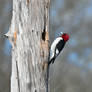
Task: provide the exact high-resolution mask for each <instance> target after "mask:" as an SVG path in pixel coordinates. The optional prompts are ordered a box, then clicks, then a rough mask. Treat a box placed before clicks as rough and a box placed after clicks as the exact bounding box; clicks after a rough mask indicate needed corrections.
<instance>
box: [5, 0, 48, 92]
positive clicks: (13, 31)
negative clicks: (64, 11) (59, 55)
mask: <svg viewBox="0 0 92 92" xmlns="http://www.w3.org/2000/svg"><path fill="white" fill-rule="evenodd" d="M49 3H50V1H49V0H13V15H12V21H11V27H10V30H9V32H8V33H7V35H8V36H9V40H10V42H11V44H12V75H11V92H46V81H45V76H44V74H46V71H44V70H43V69H45V68H46V66H47V62H48V55H49V34H48V33H49ZM44 67H45V68H44Z"/></svg>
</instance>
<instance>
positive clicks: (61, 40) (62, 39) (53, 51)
mask: <svg viewBox="0 0 92 92" xmlns="http://www.w3.org/2000/svg"><path fill="white" fill-rule="evenodd" d="M68 40H69V35H68V34H67V33H63V32H61V33H60V35H59V36H58V37H57V38H56V39H55V40H54V41H53V43H52V44H51V47H50V56H49V62H48V65H50V64H51V63H52V64H53V63H54V61H55V59H56V58H57V56H58V55H59V54H60V52H61V51H62V50H63V48H64V46H65V44H66V42H67V41H68Z"/></svg>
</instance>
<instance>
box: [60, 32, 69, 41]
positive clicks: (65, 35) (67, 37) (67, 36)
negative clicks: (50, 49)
mask: <svg viewBox="0 0 92 92" xmlns="http://www.w3.org/2000/svg"><path fill="white" fill-rule="evenodd" d="M61 37H62V38H63V39H64V41H65V42H67V41H68V40H69V35H68V34H67V33H63V34H62V36H61Z"/></svg>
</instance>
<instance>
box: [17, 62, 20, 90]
mask: <svg viewBox="0 0 92 92" xmlns="http://www.w3.org/2000/svg"><path fill="white" fill-rule="evenodd" d="M16 70H17V80H18V89H19V92H20V81H19V71H18V62H17V61H16Z"/></svg>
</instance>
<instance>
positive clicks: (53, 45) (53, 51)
mask: <svg viewBox="0 0 92 92" xmlns="http://www.w3.org/2000/svg"><path fill="white" fill-rule="evenodd" d="M60 40H62V38H61V37H58V38H56V39H55V40H54V41H53V43H52V45H51V48H50V60H51V59H52V58H53V57H54V55H55V48H56V45H57V43H58V42H59V41H60ZM58 53H59V51H58V49H57V50H56V54H58Z"/></svg>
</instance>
